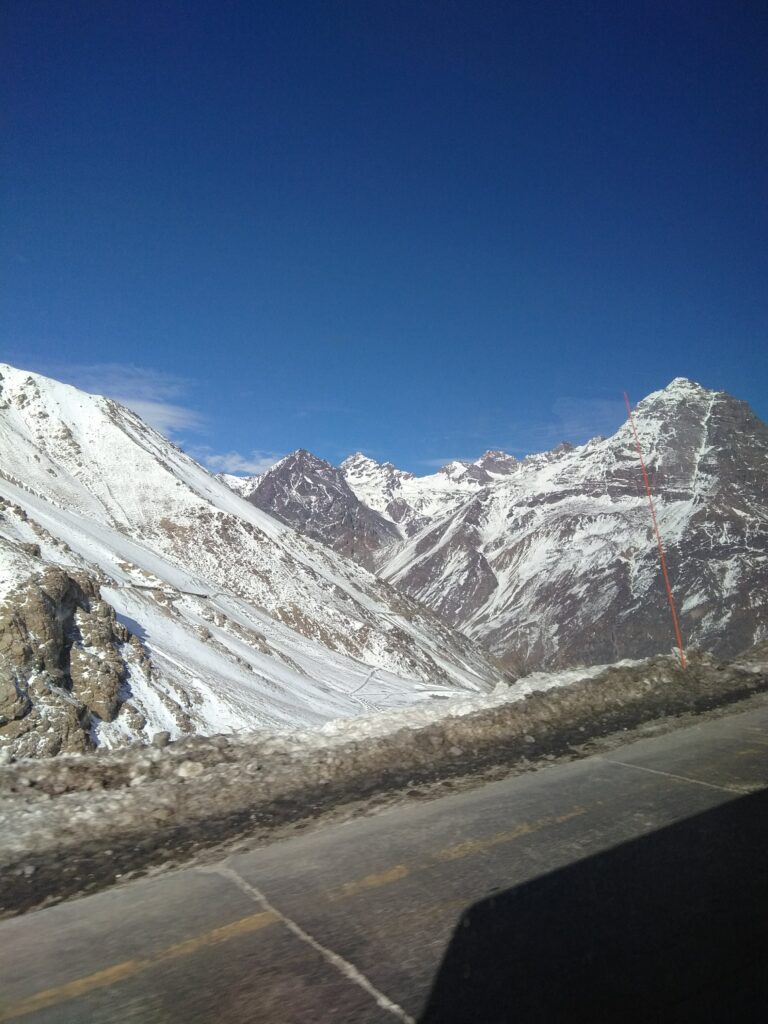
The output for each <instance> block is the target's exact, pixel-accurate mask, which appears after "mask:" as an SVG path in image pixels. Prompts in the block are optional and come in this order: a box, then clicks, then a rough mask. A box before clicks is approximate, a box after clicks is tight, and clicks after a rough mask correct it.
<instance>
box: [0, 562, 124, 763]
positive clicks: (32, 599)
mask: <svg viewBox="0 0 768 1024" xmlns="http://www.w3.org/2000/svg"><path fill="white" fill-rule="evenodd" d="M129 639H130V637H129V633H128V631H127V629H126V628H125V627H124V626H123V625H121V624H120V623H119V622H118V621H117V619H116V618H115V613H114V610H113V609H112V608H111V607H110V606H109V605H108V604H107V603H106V602H105V601H103V600H101V597H100V593H99V588H98V586H97V584H96V583H95V581H94V580H93V579H92V578H91V577H90V576H89V575H88V574H86V573H73V574H69V573H67V572H65V571H64V570H63V569H60V568H48V569H46V570H45V571H43V572H42V573H41V574H40V575H37V576H34V577H32V578H31V579H29V580H27V581H26V582H25V583H24V584H23V585H22V586H21V587H20V588H18V589H17V590H16V591H14V592H12V593H11V594H10V595H8V597H7V599H6V601H5V603H4V604H3V605H2V607H1V608H0V749H4V750H6V751H8V752H9V754H10V755H12V756H14V757H29V756H44V755H50V754H56V753H59V751H65V752H82V751H85V750H90V749H92V748H93V746H94V744H93V739H92V736H91V727H92V724H93V721H94V717H96V718H98V719H99V720H102V721H107V722H110V721H112V720H113V719H114V718H115V716H116V714H117V711H118V709H119V707H120V704H121V698H120V685H121V682H122V681H123V678H124V676H125V671H126V666H125V662H124V660H123V657H122V654H121V651H120V648H121V645H123V644H125V643H127V642H128V640H129Z"/></svg>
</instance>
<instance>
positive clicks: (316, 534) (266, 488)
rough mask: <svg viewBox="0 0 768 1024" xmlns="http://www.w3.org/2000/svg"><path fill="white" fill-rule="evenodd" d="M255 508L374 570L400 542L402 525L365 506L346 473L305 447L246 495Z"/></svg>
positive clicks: (265, 475) (272, 470) (289, 457)
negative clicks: (384, 551)
mask: <svg viewBox="0 0 768 1024" xmlns="http://www.w3.org/2000/svg"><path fill="white" fill-rule="evenodd" d="M246 497H247V500H248V501H249V502H251V504H252V505H255V506H256V507H257V508H261V509H264V510H265V511H267V512H269V513H270V515H273V516H274V517H275V518H276V519H279V520H280V522H283V523H287V524H288V525H289V526H293V527H294V528H295V529H297V530H300V531H301V532H302V533H303V534H305V536H307V537H312V538H313V539H314V540H318V541H320V542H321V543H323V544H327V545H328V546H329V547H331V548H333V549H334V551H339V552H341V554H343V555H346V556H347V557H348V558H352V559H354V560H355V561H356V562H359V564H360V565H364V566H365V567H366V569H371V570H373V569H374V568H375V566H376V556H377V555H378V554H379V553H380V552H381V551H382V549H386V548H389V547H390V546H391V545H392V544H393V543H396V542H397V541H399V540H401V539H402V535H401V533H400V530H399V529H398V527H397V526H396V525H395V524H394V523H393V522H392V521H391V520H390V519H387V518H385V517H384V516H382V515H381V514H380V513H379V512H376V511H375V510H374V509H372V508H369V506H368V505H365V504H363V502H361V501H360V499H359V498H358V497H357V496H356V495H355V493H354V492H353V491H352V489H351V487H350V486H349V484H348V483H347V481H346V479H345V477H344V473H343V472H342V471H341V470H340V469H337V468H336V467H335V466H332V465H331V464H330V463H329V462H325V461H324V460H323V459H319V458H317V456H315V455H312V454H310V453H309V452H308V451H306V450H305V449H303V448H299V449H298V450H297V451H295V452H292V453H291V454H290V455H286V456H285V458H283V459H281V460H280V461H279V462H278V463H276V464H275V465H274V466H272V468H271V469H269V470H267V472H266V473H264V474H263V475H262V476H261V477H259V479H258V483H257V485H256V486H255V487H254V488H253V489H252V490H251V491H250V493H248V494H247V495H246Z"/></svg>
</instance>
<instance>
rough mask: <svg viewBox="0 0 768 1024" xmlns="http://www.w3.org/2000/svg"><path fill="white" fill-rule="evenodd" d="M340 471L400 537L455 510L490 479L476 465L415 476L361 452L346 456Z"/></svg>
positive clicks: (454, 464) (460, 464) (456, 465)
mask: <svg viewBox="0 0 768 1024" xmlns="http://www.w3.org/2000/svg"><path fill="white" fill-rule="evenodd" d="M340 468H341V470H342V472H343V473H344V476H345V477H346V480H347V483H348V484H349V486H350V487H351V489H352V490H353V491H354V493H355V494H356V495H357V497H358V498H359V499H360V501H362V502H363V503H364V504H366V505H367V506H368V507H369V508H372V509H375V510H376V511H377V512H379V513H381V515H383V516H385V517H386V518H387V519H389V520H391V521H392V522H393V523H396V524H397V525H398V526H399V528H400V533H401V536H402V537H412V536H413V535H414V534H415V533H418V531H419V530H421V529H422V528H423V527H424V526H426V525H427V524H428V523H430V522H431V521H432V520H434V519H436V518H439V517H442V516H445V515H447V514H449V513H450V512H454V511H456V509H458V508H459V507H460V506H461V505H462V504H463V503H464V502H465V501H466V500H467V498H469V497H470V496H471V495H473V494H475V493H477V491H479V490H480V489H481V488H482V487H483V486H484V485H486V484H488V483H490V482H491V479H492V478H491V477H490V476H489V475H488V474H487V473H485V472H484V471H483V468H482V467H481V466H480V464H479V462H478V463H477V464H475V465H473V464H471V463H465V462H449V463H448V464H447V465H445V466H443V467H442V468H441V469H439V470H438V471H437V473H432V474H430V475H429V476H415V475H414V474H413V473H407V472H405V471H404V470H402V469H397V468H395V466H393V465H392V463H391V462H383V463H380V462H376V461H374V460H373V459H370V458H368V456H367V455H363V454H362V452H355V454H354V455H350V456H349V457H348V458H346V459H345V460H344V462H342V464H341V467H340Z"/></svg>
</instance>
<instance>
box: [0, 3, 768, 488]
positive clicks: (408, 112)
mask: <svg viewBox="0 0 768 1024" xmlns="http://www.w3.org/2000/svg"><path fill="white" fill-rule="evenodd" d="M0 19H2V24H0V38H2V44H0V46H1V48H2V52H0V87H1V88H2V94H3V95H2V108H3V110H4V112H5V116H4V126H3V147H2V149H3V151H2V156H1V161H2V162H1V164H0V189H1V190H2V196H3V208H2V221H1V222H0V230H1V236H0V267H2V273H1V274H0V289H1V295H0V298H1V300H2V301H1V304H0V339H1V340H2V350H1V351H0V358H2V359H4V360H6V361H9V362H12V363H15V364H16V365H21V366H24V367H27V368H30V369H35V370H39V371H41V372H44V373H49V374H52V375H54V376H59V377H62V378H65V379H67V380H70V381H72V382H73V383H77V384H79V385H81V386H85V387H87V388H90V389H93V390H98V391H103V392H107V393H110V394H113V395H114V396H115V397H117V398H121V399H123V400H125V401H128V402H129V403H131V404H134V405H135V406H136V407H137V408H139V409H140V411H142V412H144V413H145V415H147V417H148V418H150V419H151V420H152V421H153V422H155V423H156V424H158V425H160V426H161V427H162V428H163V429H165V430H166V431H167V432H170V433H171V434H172V436H173V437H174V439H175V440H176V441H177V442H179V443H181V444H182V445H183V446H184V447H186V448H187V449H188V450H190V451H192V452H194V453H195V454H196V455H197V456H198V457H200V458H201V459H204V460H206V461H207V462H208V464H209V465H210V466H212V467H213V468H216V469H220V468H229V469H236V468H238V467H239V468H240V469H242V470H247V469H256V468H258V467H259V466H261V465H263V463H264V462H265V461H268V460H269V459H270V458H273V457H274V456H276V455H279V454H282V453H284V452H286V451H289V450H291V449H292V448H295V447H298V446H303V447H307V448H310V449H312V450H314V451H316V452H317V453H318V454H320V455H322V456H324V457H326V458H329V459H331V460H332V461H338V460H339V459H341V458H343V456H344V455H345V454H346V453H348V452H350V451H352V450H355V449H362V450H365V451H367V452H368V453H370V454H371V455H373V456H374V457H377V458H380V459H391V460H392V461H394V462H396V463H398V464H400V465H402V466H404V467H406V468H410V469H413V470H415V471H417V472H427V471H429V469H430V467H432V466H434V465H435V464H439V463H441V462H443V461H447V460H448V459H450V458H462V457H476V456H477V455H478V454H480V452H482V451H483V450H484V449H486V448H488V447H502V448H506V449H508V450H510V451H515V452H524V451H531V450H540V449H542V448H547V447H550V446H551V445H553V444H555V443H557V442H558V441H559V440H561V439H567V440H570V441H573V442H579V441H583V440H586V439H587V438H588V437H590V436H592V435H594V434H596V433H606V432H610V431H612V430H614V429H615V428H616V427H617V426H618V425H619V424H620V423H621V421H622V418H623V403H622V397H621V395H622V391H623V390H624V389H625V388H626V389H628V390H629V392H630V395H631V396H632V398H633V399H634V400H638V399H639V398H640V397H642V396H643V395H644V394H646V393H648V392H649V391H652V390H655V389H656V388H658V387H662V386H664V385H665V384H666V383H668V382H669V380H671V379H672V378H673V377H675V376H678V375H683V376H689V377H693V378H694V379H696V380H699V381H700V382H701V383H703V384H705V385H707V386H709V387H715V388H724V389H726V390H728V391H731V392H732V393H734V394H736V395H738V396H739V397H742V398H745V399H747V400H748V401H749V402H750V403H751V404H752V405H753V407H754V408H755V410H756V411H757V412H758V414H759V415H761V416H762V417H763V418H768V381H767V376H768V375H767V374H766V365H767V362H768V361H767V360H766V356H765V352H766V351H767V350H768V338H767V337H766V335H767V334H768V330H767V325H768V290H767V289H766V281H768V273H767V272H768V246H766V239H767V238H768V203H766V197H768V106H767V104H768V62H766V61H765V53H766V47H767V45H768V9H766V7H765V4H764V3H762V2H755V3H749V2H738V0H728V2H723V3H708V2H706V0H697V2H689V3H683V2H679V0H666V2H659V3H654V2H643V3H640V2H637V3H629V4H616V3H614V2H613V0H606V2H577V0H568V2H557V0H552V2H546V0H545V2H541V0H531V2H527V0H522V2H518V3H514V2H511V0H505V2H500V3H489V2H483V0H474V2H469V0H467V2H452V0H434V2H422V0H365V2H364V3H360V2H359V0H349V2H323V0H313V2H293V0H284V2H280V3H267V2H265V3H260V2H257V0H251V2H225V0H217V2H195V0H184V2H175V0H153V2H152V3H135V2H133V0H131V2H127V0H110V2H109V3H108V4H104V3H101V2H97V0H89V2H81V0H67V3H60V2H58V0H47V2H39V0H5V3H4V4H3V6H2V13H1V14H0Z"/></svg>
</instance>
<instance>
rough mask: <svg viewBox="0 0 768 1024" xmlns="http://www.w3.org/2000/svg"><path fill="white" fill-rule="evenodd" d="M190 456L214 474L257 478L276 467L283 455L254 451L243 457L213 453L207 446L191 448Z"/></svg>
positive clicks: (235, 454)
mask: <svg viewBox="0 0 768 1024" xmlns="http://www.w3.org/2000/svg"><path fill="white" fill-rule="evenodd" d="M189 454H190V455H191V456H192V457H193V458H194V459H197V460H198V462H202V464H203V465H204V466H206V467H207V468H208V469H210V470H211V472H213V473H235V474H238V473H245V474H247V475H249V476H257V475H258V474H260V473H266V471H267V470H268V469H269V468H270V467H271V466H274V464H275V463H276V462H278V461H279V460H280V459H281V458H282V455H277V454H276V453H275V452H264V451H259V450H258V449H257V450H254V451H252V452H251V453H250V455H242V454H241V453H240V452H234V451H233V452H223V453H219V452H213V451H211V449H210V448H209V447H207V446H202V447H198V448H191V449H190V450H189Z"/></svg>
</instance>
